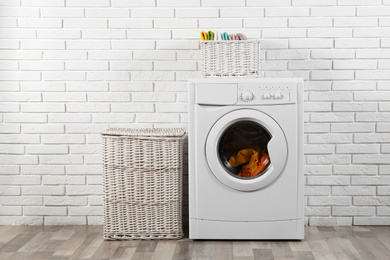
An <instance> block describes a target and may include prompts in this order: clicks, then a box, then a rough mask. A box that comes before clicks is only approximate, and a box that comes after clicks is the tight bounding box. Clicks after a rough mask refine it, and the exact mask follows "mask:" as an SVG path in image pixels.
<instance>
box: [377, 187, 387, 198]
mask: <svg viewBox="0 0 390 260" xmlns="http://www.w3.org/2000/svg"><path fill="white" fill-rule="evenodd" d="M377 189H378V195H384V196H388V195H390V186H378V188H377Z"/></svg>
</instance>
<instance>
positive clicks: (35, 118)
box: [3, 113, 47, 123]
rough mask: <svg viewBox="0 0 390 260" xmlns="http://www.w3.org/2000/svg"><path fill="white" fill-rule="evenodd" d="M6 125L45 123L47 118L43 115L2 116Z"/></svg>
mask: <svg viewBox="0 0 390 260" xmlns="http://www.w3.org/2000/svg"><path fill="white" fill-rule="evenodd" d="M3 118H4V122H6V123H46V122H47V116H46V115H45V114H33V113H23V114H5V115H4V116H3Z"/></svg>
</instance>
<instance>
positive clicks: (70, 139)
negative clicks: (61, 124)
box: [42, 134, 85, 144]
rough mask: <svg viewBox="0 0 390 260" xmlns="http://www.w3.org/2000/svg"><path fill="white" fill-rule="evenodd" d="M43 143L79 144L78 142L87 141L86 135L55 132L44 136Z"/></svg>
mask: <svg viewBox="0 0 390 260" xmlns="http://www.w3.org/2000/svg"><path fill="white" fill-rule="evenodd" d="M42 143H43V144H62V143H66V144H77V143H85V136H84V135H74V134H72V135H69V134H67V135H61V134H58V135H55V134H53V135H52V134H46V135H43V136H42Z"/></svg>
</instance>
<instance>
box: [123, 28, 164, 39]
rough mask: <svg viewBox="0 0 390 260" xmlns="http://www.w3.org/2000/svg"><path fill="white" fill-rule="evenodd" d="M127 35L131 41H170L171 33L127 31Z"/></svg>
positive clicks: (146, 30) (158, 30) (143, 30)
mask: <svg viewBox="0 0 390 260" xmlns="http://www.w3.org/2000/svg"><path fill="white" fill-rule="evenodd" d="M127 35H128V37H130V38H131V39H142V40H144V39H170V38H171V31H170V30H168V29H129V30H127Z"/></svg>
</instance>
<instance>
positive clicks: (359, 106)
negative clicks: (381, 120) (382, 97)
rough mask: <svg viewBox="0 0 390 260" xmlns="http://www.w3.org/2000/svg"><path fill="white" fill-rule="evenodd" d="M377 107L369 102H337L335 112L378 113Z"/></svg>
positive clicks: (334, 105)
mask: <svg viewBox="0 0 390 260" xmlns="http://www.w3.org/2000/svg"><path fill="white" fill-rule="evenodd" d="M376 107H377V105H376V104H374V103H368V102H353V103H350V102H335V103H333V111H351V112H352V111H355V112H356V111H376Z"/></svg>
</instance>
